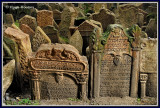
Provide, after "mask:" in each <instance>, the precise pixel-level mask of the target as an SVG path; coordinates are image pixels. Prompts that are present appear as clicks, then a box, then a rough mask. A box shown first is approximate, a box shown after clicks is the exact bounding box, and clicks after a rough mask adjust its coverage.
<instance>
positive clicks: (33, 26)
mask: <svg viewBox="0 0 160 108" xmlns="http://www.w3.org/2000/svg"><path fill="white" fill-rule="evenodd" d="M22 24H26V25H28V26H29V27H30V28H31V29H32V30H33V31H35V29H36V27H37V22H36V19H35V18H34V17H31V16H29V15H25V16H24V17H22V18H21V19H20V20H19V26H21V25H22Z"/></svg>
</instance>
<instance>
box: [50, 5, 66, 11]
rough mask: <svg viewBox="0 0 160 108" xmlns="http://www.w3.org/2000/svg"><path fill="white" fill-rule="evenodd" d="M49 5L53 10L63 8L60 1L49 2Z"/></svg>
mask: <svg viewBox="0 0 160 108" xmlns="http://www.w3.org/2000/svg"><path fill="white" fill-rule="evenodd" d="M49 5H50V6H51V8H52V10H56V9H57V10H59V11H62V10H63V7H62V6H61V5H60V4H59V3H49Z"/></svg>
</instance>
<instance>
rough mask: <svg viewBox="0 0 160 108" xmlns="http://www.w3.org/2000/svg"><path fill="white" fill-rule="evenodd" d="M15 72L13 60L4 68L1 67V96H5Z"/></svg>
mask: <svg viewBox="0 0 160 108" xmlns="http://www.w3.org/2000/svg"><path fill="white" fill-rule="evenodd" d="M14 71H15V60H14V59H13V60H11V61H10V62H9V63H7V64H6V65H5V66H3V96H4V95H5V92H6V91H7V89H8V88H9V86H10V85H11V83H12V81H13V75H14Z"/></svg>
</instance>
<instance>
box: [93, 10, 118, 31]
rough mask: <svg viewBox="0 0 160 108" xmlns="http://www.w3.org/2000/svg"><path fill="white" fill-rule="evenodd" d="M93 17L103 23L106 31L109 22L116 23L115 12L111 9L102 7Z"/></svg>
mask: <svg viewBox="0 0 160 108" xmlns="http://www.w3.org/2000/svg"><path fill="white" fill-rule="evenodd" d="M92 18H93V20H95V21H99V22H100V23H101V24H102V27H103V31H106V29H107V27H108V25H109V24H114V23H115V14H114V13H113V12H112V11H110V10H109V9H101V10H100V11H99V13H95V14H93V15H92Z"/></svg>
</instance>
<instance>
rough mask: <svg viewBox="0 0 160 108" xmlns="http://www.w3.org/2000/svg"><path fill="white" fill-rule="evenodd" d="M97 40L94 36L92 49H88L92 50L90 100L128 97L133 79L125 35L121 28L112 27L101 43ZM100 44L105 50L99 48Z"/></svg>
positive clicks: (126, 36) (126, 35)
mask: <svg viewBox="0 0 160 108" xmlns="http://www.w3.org/2000/svg"><path fill="white" fill-rule="evenodd" d="M96 38H97V37H94V36H93V38H92V40H93V45H92V47H93V48H90V49H93V51H92V56H91V97H107V96H111V97H125V96H130V89H131V88H130V87H131V86H132V85H131V84H132V83H131V80H134V79H132V78H131V75H132V73H131V72H132V67H131V66H132V49H131V46H130V43H129V41H128V40H129V39H128V34H126V32H125V30H124V29H123V27H122V26H121V25H116V24H113V25H110V26H109V28H108V34H107V36H105V37H103V38H104V40H103V41H102V42H99V43H98V41H97V39H98V38H97V39H96ZM104 41H105V43H106V44H105V45H104ZM101 44H103V45H104V49H102V48H101V47H99V46H100V45H101ZM96 46H97V47H96ZM98 47H99V48H98ZM137 81H138V80H137ZM137 86H138V85H137Z"/></svg>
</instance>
